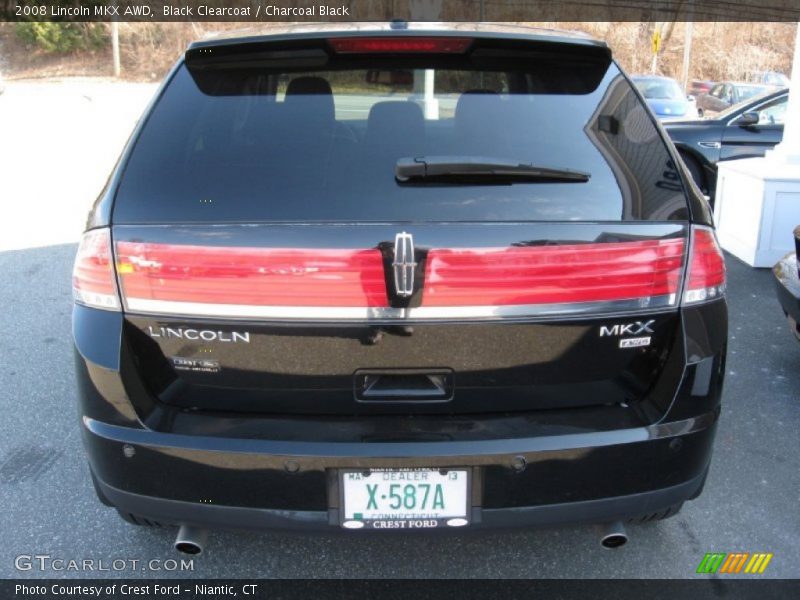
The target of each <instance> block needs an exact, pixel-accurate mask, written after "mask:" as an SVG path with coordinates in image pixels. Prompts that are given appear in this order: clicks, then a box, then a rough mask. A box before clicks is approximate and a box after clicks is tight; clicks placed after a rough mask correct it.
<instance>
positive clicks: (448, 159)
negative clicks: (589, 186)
mask: <svg viewBox="0 0 800 600" xmlns="http://www.w3.org/2000/svg"><path fill="white" fill-rule="evenodd" d="M589 177H591V175H590V174H589V173H584V172H583V171H574V170H572V169H554V168H551V167H541V166H538V165H532V164H529V163H520V162H516V161H513V160H508V159H503V158H490V157H483V156H417V157H412V158H401V159H399V160H398V161H397V165H396V166H395V178H396V179H397V181H398V183H409V184H419V183H443V184H454V185H459V184H470V183H474V184H479V185H487V184H489V185H491V184H510V183H537V182H546V183H586V182H587V181H589Z"/></svg>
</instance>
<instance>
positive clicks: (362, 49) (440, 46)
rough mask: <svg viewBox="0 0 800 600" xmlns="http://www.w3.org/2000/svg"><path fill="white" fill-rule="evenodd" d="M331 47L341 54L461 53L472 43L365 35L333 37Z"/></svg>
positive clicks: (442, 39)
mask: <svg viewBox="0 0 800 600" xmlns="http://www.w3.org/2000/svg"><path fill="white" fill-rule="evenodd" d="M328 43H330V45H331V47H332V48H333V49H334V50H335V51H336V52H338V53H339V54H387V53H388V54H391V53H426V52H435V53H446V54H461V53H463V52H465V51H466V50H467V48H469V45H470V44H471V43H472V40H471V39H470V38H451V37H402V38H398V37H385V38H382V37H365V38H332V39H329V40H328Z"/></svg>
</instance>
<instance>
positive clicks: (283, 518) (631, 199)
mask: <svg viewBox="0 0 800 600" xmlns="http://www.w3.org/2000/svg"><path fill="white" fill-rule="evenodd" d="M73 285H74V293H75V307H74V313H73V330H74V340H75V347H76V365H77V366H76V368H77V373H78V381H79V390H80V410H81V416H82V420H81V427H82V430H83V437H84V441H85V446H86V449H87V453H88V457H89V464H90V467H91V472H92V477H93V480H94V482H95V487H96V491H97V495H98V496H99V498H100V500H101V501H103V502H104V503H106V504H107V505H109V506H113V507H115V508H116V509H117V510H118V511H119V513H120V515H121V516H122V517H123V518H124V519H126V520H128V521H130V522H132V523H135V524H138V525H175V526H182V529H181V532H180V534H179V537H178V543H177V545H178V547H179V549H182V550H185V551H190V552H197V551H200V550H201V549H202V541H203V534H204V532H205V531H207V530H208V529H210V528H215V527H224V528H244V529H256V528H260V529H271V528H295V529H320V530H335V529H344V530H348V531H354V530H362V531H367V532H371V531H376V530H397V529H402V530H409V529H412V530H418V531H421V530H430V529H454V528H469V529H472V528H482V527H495V526H514V527H520V526H527V525H547V524H557V523H572V522H597V523H605V524H610V529H609V530H608V535H607V536H606V537H605V538H604V541H605V545H607V546H615V545H620V544H622V543H624V541H625V539H626V538H625V532H624V525H623V523H625V522H642V521H651V520H654V519H660V518H664V517H667V516H670V515H673V514H675V513H676V512H677V511H678V510H679V509H680V508H681V506H682V504H683V503H684V502H685V501H686V500H689V499H692V498H695V497H696V496H697V495H698V494H700V492H701V490H702V488H703V485H704V482H705V478H706V474H707V471H708V466H709V461H710V456H711V449H712V442H713V438H714V432H715V428H716V422H717V418H718V416H719V412H720V395H721V387H722V379H723V374H724V362H725V348H726V338H727V313H726V305H725V300H724V287H725V265H724V260H723V256H722V254H721V252H720V249H719V246H718V245H717V242H716V239H715V234H714V230H713V225H712V220H711V215H710V213H709V209H708V205H707V203H706V201H705V200H704V198H703V196H702V195H701V193H700V192H699V191H698V190H697V188H696V187H695V186H694V184H692V183H691V179H690V177H689V176H688V174H687V172H686V171H685V168H684V167H683V165H682V163H680V162H679V160H678V159H677V155H676V152H675V149H674V147H673V146H672V145H671V143H670V142H669V141H668V140H666V139H665V138H664V135H663V133H662V131H661V129H660V128H659V127H657V126H656V124H655V119H654V117H653V115H652V114H651V113H650V112H649V110H648V109H647V107H646V105H645V103H644V101H643V99H642V98H641V96H640V95H639V93H638V92H637V91H636V90H635V88H634V87H633V86H632V85H631V83H630V81H629V80H628V78H627V77H626V76H625V74H623V73H622V72H621V70H620V69H619V67H618V66H617V65H616V64H615V62H614V61H613V60H612V57H611V51H610V50H609V48H608V47H607V46H606V45H605V44H604V43H602V42H598V41H595V40H592V39H590V38H587V37H583V36H579V35H572V34H561V33H554V32H552V31H542V30H536V29H531V28H526V27H517V26H514V27H512V26H505V25H492V26H488V25H477V24H473V25H467V24H463V23H462V24H459V25H458V26H455V25H453V26H447V25H441V26H431V25H427V26H425V27H424V28H420V27H419V26H416V25H414V24H406V23H392V24H387V25H382V24H375V23H373V24H369V25H362V26H354V25H352V24H338V25H335V24H328V25H325V26H320V25H292V26H286V27H285V28H276V29H273V30H271V34H270V35H255V34H254V35H250V36H248V35H246V34H245V35H242V36H239V37H220V38H216V39H212V40H209V41H204V42H199V43H195V44H193V45H191V46H190V47H189V49H188V50H187V51H186V53H185V56H183V57H181V59H180V60H179V62H178V63H177V65H176V66H175V67H174V69H173V70H172V72H171V73H170V74H169V76H168V77H167V78H166V81H165V83H164V85H163V86H162V88H161V90H160V91H159V92H158V94H157V96H156V98H155V100H154V101H153V103H152V106H151V107H150V108H148V110H147V112H146V114H145V116H144V117H143V118H142V120H141V122H140V124H139V125H138V126H137V129H136V131H135V132H134V134H133V136H132V138H131V141H130V142H129V144H128V146H127V148H126V150H125V151H124V153H123V156H122V158H121V159H120V161H119V164H118V166H117V167H116V169H115V171H114V173H113V175H112V177H111V179H110V180H109V183H108V185H107V187H106V189H105V190H104V191H103V193H102V194H101V196H100V198H99V199H98V200H97V202H96V204H95V206H94V208H93V210H92V212H91V214H90V217H89V221H88V226H87V230H86V232H85V234H84V236H83V239H82V242H81V244H80V248H79V250H78V255H77V258H76V261H75V269H74V277H73ZM351 534H352V533H351ZM376 534H377V532H376Z"/></svg>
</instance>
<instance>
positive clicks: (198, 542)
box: [174, 525, 208, 556]
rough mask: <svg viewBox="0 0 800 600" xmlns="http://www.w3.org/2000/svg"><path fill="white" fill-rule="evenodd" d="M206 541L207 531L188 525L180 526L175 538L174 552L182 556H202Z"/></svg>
mask: <svg viewBox="0 0 800 600" xmlns="http://www.w3.org/2000/svg"><path fill="white" fill-rule="evenodd" d="M207 541H208V530H207V529H200V528H199V527H191V526H189V525H181V528H180V529H179V530H178V536H177V537H176V538H175V544H174V546H175V550H177V551H178V552H182V553H183V554H191V555H192V556H197V555H198V554H202V552H203V549H204V548H205V547H206V542H207Z"/></svg>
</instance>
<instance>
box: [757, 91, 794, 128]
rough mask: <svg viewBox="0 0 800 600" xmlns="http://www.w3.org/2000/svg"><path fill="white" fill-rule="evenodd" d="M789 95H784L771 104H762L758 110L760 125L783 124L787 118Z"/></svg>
mask: <svg viewBox="0 0 800 600" xmlns="http://www.w3.org/2000/svg"><path fill="white" fill-rule="evenodd" d="M787 103H788V97H787V96H783V97H782V98H778V99H777V100H773V101H772V102H770V103H769V104H766V105H764V106H762V107H761V108H760V109H759V110H758V124H759V125H783V123H784V120H785V118H786V106H787Z"/></svg>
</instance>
